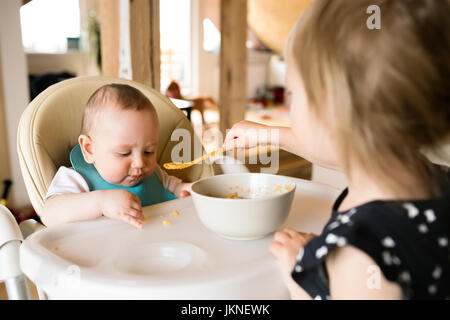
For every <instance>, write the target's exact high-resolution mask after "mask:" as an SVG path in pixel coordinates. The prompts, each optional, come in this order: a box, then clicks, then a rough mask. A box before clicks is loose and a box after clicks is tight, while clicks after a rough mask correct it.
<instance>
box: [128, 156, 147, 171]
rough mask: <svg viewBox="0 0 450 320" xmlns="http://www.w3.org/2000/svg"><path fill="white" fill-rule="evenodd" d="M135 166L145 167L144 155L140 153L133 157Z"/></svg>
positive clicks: (133, 165)
mask: <svg viewBox="0 0 450 320" xmlns="http://www.w3.org/2000/svg"><path fill="white" fill-rule="evenodd" d="M131 166H132V167H133V168H143V167H144V166H145V161H144V157H143V156H142V155H141V154H139V155H135V156H134V157H133V162H132V163H131Z"/></svg>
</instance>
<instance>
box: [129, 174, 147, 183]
mask: <svg viewBox="0 0 450 320" xmlns="http://www.w3.org/2000/svg"><path fill="white" fill-rule="evenodd" d="M128 177H129V178H130V180H131V181H132V182H136V181H141V180H142V178H143V177H144V174H137V175H130V176H128Z"/></svg>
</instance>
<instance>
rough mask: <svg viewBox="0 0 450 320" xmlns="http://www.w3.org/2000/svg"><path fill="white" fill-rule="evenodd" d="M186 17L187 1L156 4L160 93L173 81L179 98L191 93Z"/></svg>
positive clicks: (189, 30) (187, 21)
mask: <svg viewBox="0 0 450 320" xmlns="http://www.w3.org/2000/svg"><path fill="white" fill-rule="evenodd" d="M190 16H191V1H190V0H164V1H160V32H161V91H162V92H165V90H166V88H167V87H168V85H169V83H170V82H171V81H172V80H175V81H177V82H178V84H179V85H180V86H181V89H182V94H183V95H189V94H190V93H191V90H192V84H191V67H190V66H191V63H190V46H191V45H190V43H191V36H190V34H191V26H190V24H191V21H190V20H191V19H190Z"/></svg>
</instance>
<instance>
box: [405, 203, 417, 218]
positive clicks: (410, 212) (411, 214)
mask: <svg viewBox="0 0 450 320" xmlns="http://www.w3.org/2000/svg"><path fill="white" fill-rule="evenodd" d="M403 208H405V209H406V210H408V217H410V218H411V219H414V218H415V217H416V216H417V215H418V214H419V209H417V208H416V207H415V206H414V205H413V204H412V203H409V202H406V203H404V204H403Z"/></svg>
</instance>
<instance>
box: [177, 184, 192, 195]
mask: <svg viewBox="0 0 450 320" xmlns="http://www.w3.org/2000/svg"><path fill="white" fill-rule="evenodd" d="M191 187H192V183H183V184H182V187H181V191H180V198H186V197H189V196H190V195H191Z"/></svg>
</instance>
